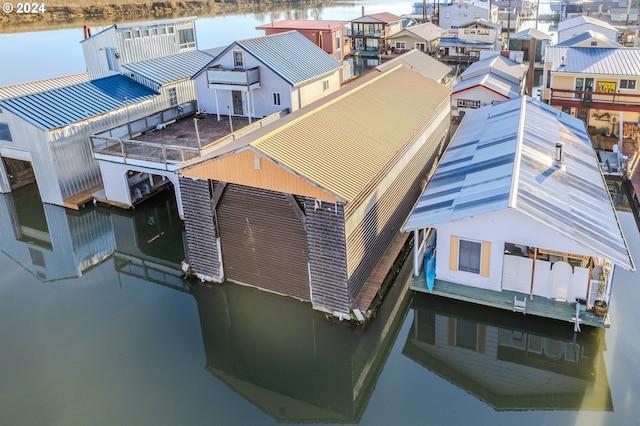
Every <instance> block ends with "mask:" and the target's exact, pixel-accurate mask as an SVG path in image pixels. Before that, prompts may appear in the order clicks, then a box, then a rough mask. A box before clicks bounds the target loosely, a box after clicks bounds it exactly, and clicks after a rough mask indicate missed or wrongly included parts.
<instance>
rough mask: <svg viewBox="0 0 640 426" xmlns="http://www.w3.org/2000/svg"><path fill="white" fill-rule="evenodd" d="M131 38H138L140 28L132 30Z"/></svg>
mask: <svg viewBox="0 0 640 426" xmlns="http://www.w3.org/2000/svg"><path fill="white" fill-rule="evenodd" d="M133 38H140V30H133Z"/></svg>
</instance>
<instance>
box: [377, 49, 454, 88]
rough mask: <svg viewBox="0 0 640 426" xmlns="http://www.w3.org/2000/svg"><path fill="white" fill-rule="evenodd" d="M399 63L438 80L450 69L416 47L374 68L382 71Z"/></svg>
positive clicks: (450, 69)
mask: <svg viewBox="0 0 640 426" xmlns="http://www.w3.org/2000/svg"><path fill="white" fill-rule="evenodd" d="M399 64H402V65H404V66H406V67H407V68H410V69H412V70H415V71H418V72H419V73H420V74H422V75H424V76H425V77H429V78H432V79H434V80H435V81H438V82H439V81H442V79H443V78H444V77H446V76H447V74H449V73H450V72H451V71H452V68H451V67H450V66H449V65H446V64H444V63H442V62H440V61H439V60H437V59H435V58H432V57H431V56H429V55H428V54H426V53H424V52H421V51H420V50H418V49H411V50H410V51H409V52H407V53H403V54H402V55H399V56H397V57H395V58H393V59H391V60H389V61H387V62H383V63H382V64H380V65H378V66H377V67H376V69H377V70H378V71H381V72H384V71H387V70H390V69H391V68H394V67H396V66H398V65H399Z"/></svg>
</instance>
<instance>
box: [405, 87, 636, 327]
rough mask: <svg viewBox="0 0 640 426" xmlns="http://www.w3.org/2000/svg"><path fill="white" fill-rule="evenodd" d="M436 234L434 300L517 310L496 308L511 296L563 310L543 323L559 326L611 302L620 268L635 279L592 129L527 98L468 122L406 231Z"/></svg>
mask: <svg viewBox="0 0 640 426" xmlns="http://www.w3.org/2000/svg"><path fill="white" fill-rule="evenodd" d="M427 228H432V229H433V231H431V232H435V233H436V238H435V244H436V250H437V255H436V261H435V284H434V287H433V291H434V292H435V293H437V292H438V287H439V286H441V287H443V288H446V287H447V286H448V285H454V286H455V285H457V286H458V287H459V288H461V289H464V288H473V289H475V290H474V292H469V294H467V296H468V298H467V299H466V300H469V301H472V302H477V303H480V304H487V305H490V306H496V307H502V308H506V309H511V307H513V308H514V309H515V308H516V305H515V303H514V299H513V297H514V296H512V299H511V304H509V303H507V304H506V305H500V304H499V303H495V301H497V300H499V299H500V297H501V295H500V294H501V293H502V292H505V291H509V292H512V293H513V294H515V295H516V296H515V297H517V298H518V299H520V298H519V297H518V296H517V295H520V296H522V299H530V300H531V301H533V302H535V300H536V298H537V297H539V298H544V299H545V300H546V299H554V300H556V301H557V300H564V301H566V302H567V303H561V304H560V305H559V306H556V305H553V308H552V309H551V310H549V311H539V312H538V313H535V314H536V315H541V316H548V317H551V318H560V317H555V316H554V315H555V312H554V311H555V310H561V309H564V307H565V306H566V305H569V304H570V303H571V305H570V306H573V303H572V302H575V301H576V300H577V299H581V300H584V304H586V305H587V306H589V307H590V306H593V304H594V301H595V300H598V299H599V300H604V301H605V302H608V301H609V296H610V291H611V285H610V284H611V278H612V276H613V267H614V265H615V266H619V267H621V268H623V269H627V270H634V269H635V268H634V264H633V261H632V259H631V255H630V253H629V250H628V247H627V244H626V241H625V239H624V236H623V235H622V231H621V228H620V224H619V222H618V218H617V215H616V212H615V210H614V207H613V205H612V202H611V198H610V196H609V194H608V192H607V188H606V184H605V182H604V178H603V176H602V173H601V171H600V168H599V166H598V163H597V160H596V157H595V155H594V151H593V148H592V146H591V143H590V141H589V135H588V134H587V131H586V128H585V126H584V123H583V122H582V121H580V120H579V119H577V118H575V117H571V116H570V115H568V114H565V113H562V112H560V111H558V110H557V109H555V108H553V107H550V106H548V105H546V104H544V103H542V102H540V101H538V100H536V99H533V98H530V97H526V96H522V97H519V98H515V99H511V100H508V101H504V102H501V103H498V104H494V105H491V106H487V107H485V108H480V109H477V110H474V111H472V112H469V113H468V114H467V116H466V117H465V119H464V121H463V122H462V123H461V125H460V127H459V128H458V131H457V133H456V134H455V137H454V139H453V140H452V141H451V143H450V145H449V147H448V148H447V151H446V152H445V154H444V156H443V158H442V160H441V162H440V163H439V165H438V167H437V169H436V172H435V173H434V175H433V177H432V178H431V179H430V181H429V183H428V184H427V187H426V188H425V190H424V192H423V193H422V195H421V197H420V198H419V200H418V202H417V203H416V205H415V206H414V209H413V212H412V213H411V215H410V216H409V218H408V219H407V221H406V222H405V224H404V226H403V228H402V229H403V230H404V231H413V232H414V235H415V238H416V240H417V241H418V240H419V231H420V230H426V229H427ZM420 263H421V262H420V251H419V250H416V251H415V255H414V273H415V274H416V275H418V274H419V271H420ZM412 288H413V287H412ZM480 289H482V290H484V291H485V293H483V294H484V296H486V297H484V296H481V295H480V294H481V292H479V291H478V290H480ZM425 291H426V289H425ZM461 291H462V292H463V291H464V290H461ZM438 294H440V293H438ZM505 294H511V293H505ZM442 295H443V296H445V297H455V296H454V292H453V291H449V292H444V293H442ZM540 303H541V302H540ZM527 309H528V307H527ZM571 309H572V308H571V307H569V312H571ZM566 319H567V320H569V321H571V317H568V318H566Z"/></svg>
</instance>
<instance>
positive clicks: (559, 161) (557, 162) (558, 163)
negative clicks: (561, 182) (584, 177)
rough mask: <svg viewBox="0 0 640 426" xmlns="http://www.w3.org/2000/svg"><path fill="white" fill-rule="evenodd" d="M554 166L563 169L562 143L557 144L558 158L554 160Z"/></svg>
mask: <svg viewBox="0 0 640 426" xmlns="http://www.w3.org/2000/svg"><path fill="white" fill-rule="evenodd" d="M553 165H554V166H556V167H562V144H561V143H560V142H556V156H555V158H554V159H553Z"/></svg>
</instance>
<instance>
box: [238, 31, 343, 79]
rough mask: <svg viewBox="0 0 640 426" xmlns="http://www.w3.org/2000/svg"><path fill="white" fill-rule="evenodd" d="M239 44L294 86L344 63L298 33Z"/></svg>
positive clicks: (251, 39) (290, 32) (282, 34)
mask: <svg viewBox="0 0 640 426" xmlns="http://www.w3.org/2000/svg"><path fill="white" fill-rule="evenodd" d="M235 45H238V46H240V47H242V48H243V49H244V50H245V51H247V52H249V53H250V54H251V55H253V56H255V57H256V59H258V60H259V61H260V62H262V63H263V64H264V65H265V66H266V67H267V68H269V69H270V70H272V71H273V72H275V73H276V74H278V75H279V76H280V77H282V78H283V79H284V80H286V81H287V82H288V83H290V84H292V85H294V86H295V85H296V84H299V83H302V82H303V81H306V80H309V79H311V78H314V77H318V76H321V75H323V74H326V73H329V72H332V71H335V70H337V69H339V68H341V67H342V64H341V63H340V62H338V61H336V60H335V59H333V58H332V57H331V55H329V54H328V53H326V52H325V51H324V50H322V49H320V48H319V47H318V46H316V45H315V44H313V42H312V41H310V40H309V39H307V38H306V37H305V36H303V35H302V34H300V33H299V32H298V31H287V32H285V33H279V34H272V35H268V36H264V37H256V38H250V39H246V40H239V41H236V42H235V43H232V44H231V46H229V47H228V48H227V51H228V50H229V49H232V48H233V46H235Z"/></svg>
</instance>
